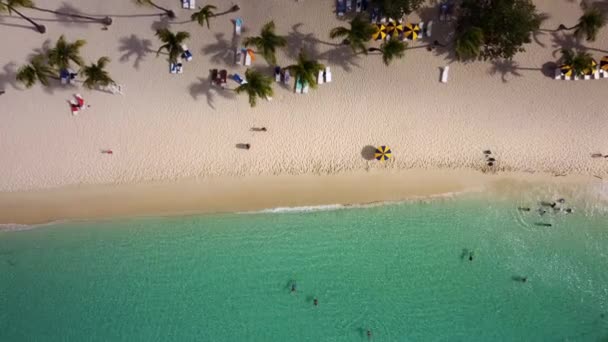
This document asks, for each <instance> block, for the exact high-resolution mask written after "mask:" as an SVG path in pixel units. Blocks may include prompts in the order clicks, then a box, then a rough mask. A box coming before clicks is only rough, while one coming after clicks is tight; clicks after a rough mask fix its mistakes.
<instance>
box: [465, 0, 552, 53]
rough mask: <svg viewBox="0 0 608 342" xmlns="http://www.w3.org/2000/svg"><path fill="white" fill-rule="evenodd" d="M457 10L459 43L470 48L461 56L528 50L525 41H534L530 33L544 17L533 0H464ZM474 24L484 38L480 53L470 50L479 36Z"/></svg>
mask: <svg viewBox="0 0 608 342" xmlns="http://www.w3.org/2000/svg"><path fill="white" fill-rule="evenodd" d="M458 13H459V15H458V20H457V23H456V45H457V46H458V45H460V46H461V51H462V52H463V51H466V50H468V51H469V52H470V53H463V54H462V55H460V58H461V59H473V58H477V57H480V58H483V59H484V60H485V59H498V58H506V59H510V58H513V56H515V54H516V53H517V52H522V51H525V49H524V48H523V45H524V44H527V43H530V42H531V38H530V37H531V34H532V33H533V32H536V31H537V30H538V29H539V28H540V23H541V21H542V16H541V15H540V14H539V13H537V11H536V7H535V6H534V4H533V3H532V0H462V3H461V5H460V10H459V12H458ZM473 28H477V29H479V30H481V33H482V38H483V43H482V44H481V46H480V51H479V53H477V54H472V53H471V52H474V49H473V45H472V44H471V43H472V42H475V41H476V39H473V38H478V36H479V34H478V32H476V29H473ZM458 41H463V42H461V43H460V44H459V43H458ZM464 41H468V43H465V42H464ZM465 57H466V58H465Z"/></svg>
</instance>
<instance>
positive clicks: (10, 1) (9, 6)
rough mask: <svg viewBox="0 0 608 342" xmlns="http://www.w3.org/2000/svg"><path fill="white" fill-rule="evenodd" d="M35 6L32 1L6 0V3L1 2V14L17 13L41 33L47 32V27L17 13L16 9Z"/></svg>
mask: <svg viewBox="0 0 608 342" xmlns="http://www.w3.org/2000/svg"><path fill="white" fill-rule="evenodd" d="M33 5H34V4H33V3H32V1H31V0H6V2H0V12H8V13H9V14H12V12H15V13H17V15H19V16H20V17H21V18H23V19H25V20H27V21H28V22H29V23H30V24H32V25H34V27H35V28H36V30H37V31H38V32H40V33H45V32H46V27H45V26H44V25H41V24H38V23H36V22H35V21H33V20H32V19H30V18H28V17H26V16H25V15H23V14H22V13H21V12H19V11H17V10H16V9H15V8H16V7H32V6H33Z"/></svg>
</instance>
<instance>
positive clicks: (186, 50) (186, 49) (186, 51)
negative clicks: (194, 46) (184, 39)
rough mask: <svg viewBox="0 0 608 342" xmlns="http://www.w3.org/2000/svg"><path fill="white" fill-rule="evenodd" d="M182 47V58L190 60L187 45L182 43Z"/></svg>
mask: <svg viewBox="0 0 608 342" xmlns="http://www.w3.org/2000/svg"><path fill="white" fill-rule="evenodd" d="M182 49H183V50H184V53H182V58H183V59H185V60H186V61H188V62H190V61H191V60H192V52H190V50H188V46H187V45H186V44H182Z"/></svg>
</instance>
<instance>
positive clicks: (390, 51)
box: [369, 38, 407, 66]
mask: <svg viewBox="0 0 608 342" xmlns="http://www.w3.org/2000/svg"><path fill="white" fill-rule="evenodd" d="M405 48H407V43H404V42H402V41H400V40H398V39H395V38H391V39H389V40H388V41H386V42H384V43H382V45H380V48H379V49H378V48H369V51H370V52H371V51H378V52H380V53H381V54H382V61H383V62H384V64H386V65H387V66H388V65H389V64H390V63H391V61H392V60H393V59H395V58H403V56H404V55H405Z"/></svg>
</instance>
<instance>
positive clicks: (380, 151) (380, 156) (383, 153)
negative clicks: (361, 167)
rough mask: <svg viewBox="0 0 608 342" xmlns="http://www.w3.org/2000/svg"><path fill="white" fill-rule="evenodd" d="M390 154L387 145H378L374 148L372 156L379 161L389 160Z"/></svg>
mask: <svg viewBox="0 0 608 342" xmlns="http://www.w3.org/2000/svg"><path fill="white" fill-rule="evenodd" d="M391 156H392V152H391V148H390V147H388V146H380V147H378V148H377V149H376V153H374V157H375V158H376V159H377V160H379V161H385V160H389V159H390V158H391Z"/></svg>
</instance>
